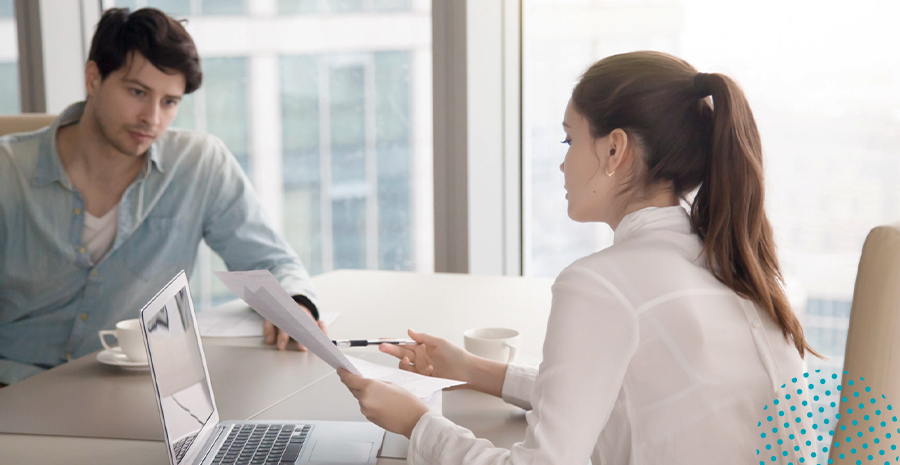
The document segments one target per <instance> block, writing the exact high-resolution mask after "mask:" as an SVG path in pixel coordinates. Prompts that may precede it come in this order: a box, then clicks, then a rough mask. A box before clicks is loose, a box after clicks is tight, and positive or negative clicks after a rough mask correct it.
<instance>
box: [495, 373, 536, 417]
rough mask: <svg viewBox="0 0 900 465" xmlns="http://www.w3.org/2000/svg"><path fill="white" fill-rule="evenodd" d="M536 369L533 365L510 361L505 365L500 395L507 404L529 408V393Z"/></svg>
mask: <svg viewBox="0 0 900 465" xmlns="http://www.w3.org/2000/svg"><path fill="white" fill-rule="evenodd" d="M537 373H538V370H537V368H535V367H530V366H527V365H519V364H516V363H510V364H509V365H507V367H506V377H505V378H504V379H503V388H502V390H501V391H500V395H501V397H503V400H504V401H505V402H506V403H507V404H512V405H515V406H516V407H521V408H523V409H525V410H531V393H532V391H534V380H535V378H537Z"/></svg>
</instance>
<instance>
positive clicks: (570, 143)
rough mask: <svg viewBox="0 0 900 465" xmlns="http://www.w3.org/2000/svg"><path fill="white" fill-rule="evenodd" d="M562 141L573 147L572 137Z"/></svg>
mask: <svg viewBox="0 0 900 465" xmlns="http://www.w3.org/2000/svg"><path fill="white" fill-rule="evenodd" d="M561 143H563V144H566V145H568V146H570V147H571V146H572V139H566V140H564V141H562V142H561Z"/></svg>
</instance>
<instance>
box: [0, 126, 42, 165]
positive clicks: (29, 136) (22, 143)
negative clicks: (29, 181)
mask: <svg viewBox="0 0 900 465" xmlns="http://www.w3.org/2000/svg"><path fill="white" fill-rule="evenodd" d="M48 132H49V128H42V129H39V130H37V131H31V132H18V133H14V134H7V135H5V136H2V137H0V176H2V177H5V176H8V175H10V174H11V173H12V172H13V171H16V172H18V173H19V174H20V175H26V176H32V175H33V174H34V170H35V167H36V166H37V162H38V159H39V158H40V153H41V147H42V144H45V143H48V142H47V138H48Z"/></svg>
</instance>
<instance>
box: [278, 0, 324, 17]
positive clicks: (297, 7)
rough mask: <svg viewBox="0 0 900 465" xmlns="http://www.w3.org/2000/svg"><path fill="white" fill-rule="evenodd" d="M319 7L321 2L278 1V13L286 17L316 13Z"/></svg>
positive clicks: (303, 0)
mask: <svg viewBox="0 0 900 465" xmlns="http://www.w3.org/2000/svg"><path fill="white" fill-rule="evenodd" d="M318 5H319V0H278V13H280V14H284V15H290V14H309V13H315V12H316V11H317V9H318Z"/></svg>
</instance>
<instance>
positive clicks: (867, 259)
mask: <svg viewBox="0 0 900 465" xmlns="http://www.w3.org/2000/svg"><path fill="white" fill-rule="evenodd" d="M844 371H845V372H846V374H844V375H843V379H842V380H841V385H842V386H843V391H842V395H843V396H846V397H847V400H848V401H847V402H845V403H842V404H841V406H840V414H841V418H840V420H838V424H837V425H836V427H835V428H834V431H835V434H834V441H835V442H837V441H841V446H840V447H837V448H832V450H831V451H829V454H830V458H831V459H832V460H834V463H835V464H837V465H844V464H856V463H857V462H856V461H857V460H861V461H862V462H863V463H884V462H885V461H889V462H890V463H895V462H894V458H895V457H897V456H898V455H900V433H898V428H900V421H897V422H895V421H894V420H893V418H895V417H897V416H900V223H894V224H889V225H884V226H879V227H877V228H875V229H873V230H872V231H871V232H870V233H869V236H868V237H867V238H866V243H865V245H864V246H863V251H862V257H861V258H860V260H859V272H858V274H857V275H856V288H855V289H854V290H853V305H852V307H851V310H850V328H849V330H848V333H847V349H846V351H845V355H844ZM860 377H862V378H865V381H860ZM851 380H852V381H853V385H852V386H851V385H850V384H849V383H850V381H851ZM867 386H868V387H870V388H871V392H865V388H866V387H867ZM854 392H859V394H860V396H859V397H854V396H853V393H854ZM882 394H883V395H884V396H885V397H886V399H885V398H882V397H881V396H882ZM873 397H874V398H875V399H876V403H875V404H872V403H871V399H872V398H873ZM860 403H863V404H864V405H865V407H864V408H862V409H859V408H858V407H859V404H860ZM888 404H890V405H891V406H892V410H887V409H886V406H887V405H888ZM848 409H852V410H853V412H852V413H848ZM876 409H877V410H881V415H876V413H875V410H876ZM864 415H869V417H870V418H869V420H868V421H866V420H864ZM854 420H857V422H858V424H857V425H856V426H854V425H853V421H854ZM882 421H884V422H886V427H881V422H882ZM841 426H846V428H847V429H846V431H841V429H840V427H841ZM869 427H874V428H875V431H874V432H870V431H869ZM829 429H830V428H829ZM860 432H861V433H863V437H862V438H860V437H859V436H858V433H860ZM886 433H890V436H891V437H890V438H887V437H885V434H886ZM848 437H849V438H850V439H851V441H850V442H849V443H848V442H847V438H848ZM876 437H878V442H877V443H874V439H875V438H876ZM863 443H866V444H867V447H866V448H863V447H862V445H863ZM892 445H895V446H897V450H891V446H892ZM853 447H855V448H856V449H857V450H856V454H852V453H851V452H850V450H851V449H852V448H853ZM881 450H884V452H885V454H884V455H881V454H880V453H879V451H881ZM841 453H843V454H844V458H843V459H841V458H840V454H841ZM869 455H872V456H873V458H874V459H875V461H874V462H871V461H869V460H868V456H869Z"/></svg>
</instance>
